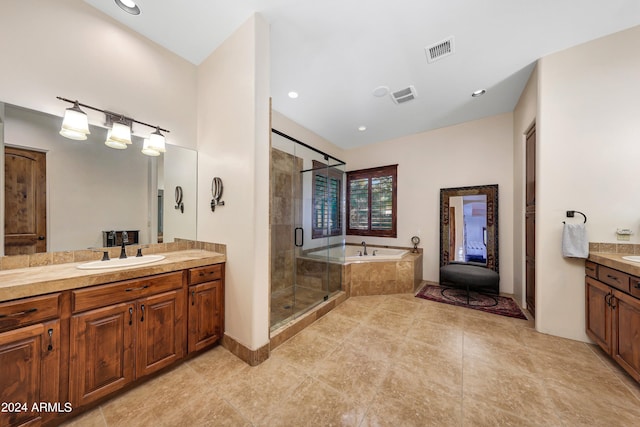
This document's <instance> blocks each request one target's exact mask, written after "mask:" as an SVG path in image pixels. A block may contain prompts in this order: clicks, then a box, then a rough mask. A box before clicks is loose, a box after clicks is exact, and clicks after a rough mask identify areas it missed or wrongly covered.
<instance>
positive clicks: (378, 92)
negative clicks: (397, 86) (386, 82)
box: [373, 86, 389, 98]
mask: <svg viewBox="0 0 640 427" xmlns="http://www.w3.org/2000/svg"><path fill="white" fill-rule="evenodd" d="M388 93H389V88H388V87H386V86H378V87H377V88H375V89H374V90H373V96H375V97H378V98H382V97H383V96H385V95H386V94H388Z"/></svg>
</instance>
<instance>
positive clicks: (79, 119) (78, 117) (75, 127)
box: [60, 101, 91, 141]
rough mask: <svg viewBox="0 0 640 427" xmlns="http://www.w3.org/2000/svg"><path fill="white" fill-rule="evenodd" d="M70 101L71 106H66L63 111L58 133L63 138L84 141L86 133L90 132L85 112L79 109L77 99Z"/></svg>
mask: <svg viewBox="0 0 640 427" xmlns="http://www.w3.org/2000/svg"><path fill="white" fill-rule="evenodd" d="M70 102H73V107H71V108H67V109H66V110H65V112H64V119H62V127H61V128H60V135H62V136H64V137H65V138H69V139H75V140H77V141H84V140H86V139H87V135H88V134H90V133H91V132H89V118H88V117H87V113H85V112H84V111H82V110H81V109H80V105H78V101H70Z"/></svg>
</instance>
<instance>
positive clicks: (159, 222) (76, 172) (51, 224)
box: [0, 103, 197, 255]
mask: <svg viewBox="0 0 640 427" xmlns="http://www.w3.org/2000/svg"><path fill="white" fill-rule="evenodd" d="M0 107H3V109H4V113H3V116H2V118H3V119H4V120H3V135H2V136H3V138H0V148H1V149H2V151H3V152H4V153H3V154H4V156H5V157H4V159H5V163H7V150H15V149H18V150H26V151H27V152H29V151H30V152H35V153H43V154H44V158H45V164H46V172H45V173H43V178H44V180H42V181H34V183H31V184H30V185H31V186H33V187H34V188H44V189H45V190H46V191H45V193H46V196H45V203H44V207H42V208H41V209H40V210H41V211H42V214H43V215H44V218H45V219H44V221H45V224H46V227H45V229H44V233H43V234H42V235H41V236H42V239H40V241H41V242H42V243H41V245H40V247H39V248H38V250H33V248H29V247H27V244H17V245H14V247H11V248H10V249H9V250H6V248H5V247H4V245H3V248H2V249H3V250H2V251H0V254H5V255H16V254H28V253H33V252H42V251H45V250H46V251H48V252H59V251H69V250H79V249H87V248H89V247H102V246H106V245H105V239H104V233H103V232H104V231H110V230H117V231H121V230H125V231H128V230H134V231H138V234H137V237H138V243H140V244H148V243H157V242H172V241H174V239H175V238H183V239H192V240H195V239H196V204H197V203H196V198H197V188H196V185H197V152H196V151H195V150H192V149H189V148H185V147H180V146H177V145H171V144H167V152H166V153H164V154H163V155H161V156H158V157H149V156H146V155H144V154H142V153H141V149H142V144H143V139H142V138H141V137H137V136H135V135H134V136H133V137H132V140H133V144H132V145H131V146H129V147H128V148H127V149H126V150H114V149H112V148H109V147H107V146H106V145H105V144H104V141H105V139H106V136H107V130H106V129H105V128H103V127H100V126H90V130H91V134H90V135H88V139H87V140H85V141H75V140H70V139H67V138H64V137H62V136H60V135H59V133H58V132H59V130H60V124H61V120H62V118H61V117H57V116H54V115H50V114H46V113H43V112H40V111H34V110H30V109H27V108H23V107H18V106H15V105H11V104H1V103H0ZM62 107H66V106H62ZM62 107H61V112H62V111H63V108H62ZM136 130H137V131H139V132H141V133H144V132H146V129H142V128H140V129H136V128H135V125H134V132H135V131H136ZM2 141H4V144H2ZM3 145H4V146H3ZM14 157H15V155H14ZM10 161H12V163H17V162H18V163H19V161H14V160H13V158H12V159H11V160H10ZM20 167H21V166H20V165H19V164H18V168H20ZM13 169H15V165H14V166H12V169H10V168H9V167H8V164H5V171H3V172H4V173H3V174H2V175H0V183H1V185H0V188H1V190H0V192H1V193H0V195H1V196H2V197H0V201H1V200H4V204H5V206H3V208H5V207H6V206H7V204H8V203H14V204H19V205H20V206H25V207H24V208H20V209H21V210H20V212H22V211H24V212H25V213H24V215H23V214H20V215H12V216H11V217H10V218H7V217H6V218H5V219H4V223H5V224H4V232H5V233H4V234H6V236H10V235H14V234H16V233H15V232H14V233H10V232H7V230H9V229H11V230H18V231H17V234H18V235H19V234H21V233H22V232H23V231H24V233H23V234H25V235H26V234H28V233H30V232H31V231H32V230H31V228H33V227H32V225H31V224H32V221H31V219H32V216H33V215H34V214H33V213H32V212H30V210H31V207H30V205H29V204H28V203H22V204H21V202H20V201H16V198H20V197H19V196H20V195H21V194H23V193H24V194H26V193H27V192H28V190H29V189H28V188H27V187H28V185H22V186H21V185H20V184H18V181H19V180H16V179H7V178H6V177H5V174H6V173H8V172H7V171H9V173H14V172H11V170H13ZM19 173H20V172H18V174H19ZM12 181H13V183H12ZM36 182H37V184H35V183H36ZM40 182H41V183H40ZM177 186H180V187H181V188H182V205H183V209H175V205H176V203H175V201H174V197H173V194H174V190H175V188H176V187H177ZM164 195H166V196H164ZM27 207H28V209H27ZM7 216H8V215H7ZM6 236H5V235H3V236H2V237H3V239H2V240H3V241H4V240H5V238H4V237H6ZM38 237H40V233H38ZM38 237H37V238H38ZM37 238H36V240H37Z"/></svg>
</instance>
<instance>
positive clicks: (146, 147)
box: [142, 138, 160, 157]
mask: <svg viewBox="0 0 640 427" xmlns="http://www.w3.org/2000/svg"><path fill="white" fill-rule="evenodd" d="M142 154H145V155H147V156H152V157H156V156H159V155H160V152H159V151H158V150H154V149H153V147H152V146H151V141H150V139H149V138H145V139H144V144H143V145H142Z"/></svg>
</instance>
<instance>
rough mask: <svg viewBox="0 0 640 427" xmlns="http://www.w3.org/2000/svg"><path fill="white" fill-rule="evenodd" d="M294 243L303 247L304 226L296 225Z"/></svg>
mask: <svg viewBox="0 0 640 427" xmlns="http://www.w3.org/2000/svg"><path fill="white" fill-rule="evenodd" d="M298 242H299V243H298ZM293 244H294V245H295V246H297V247H302V245H304V231H303V230H302V227H296V228H295V229H294V230H293Z"/></svg>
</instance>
